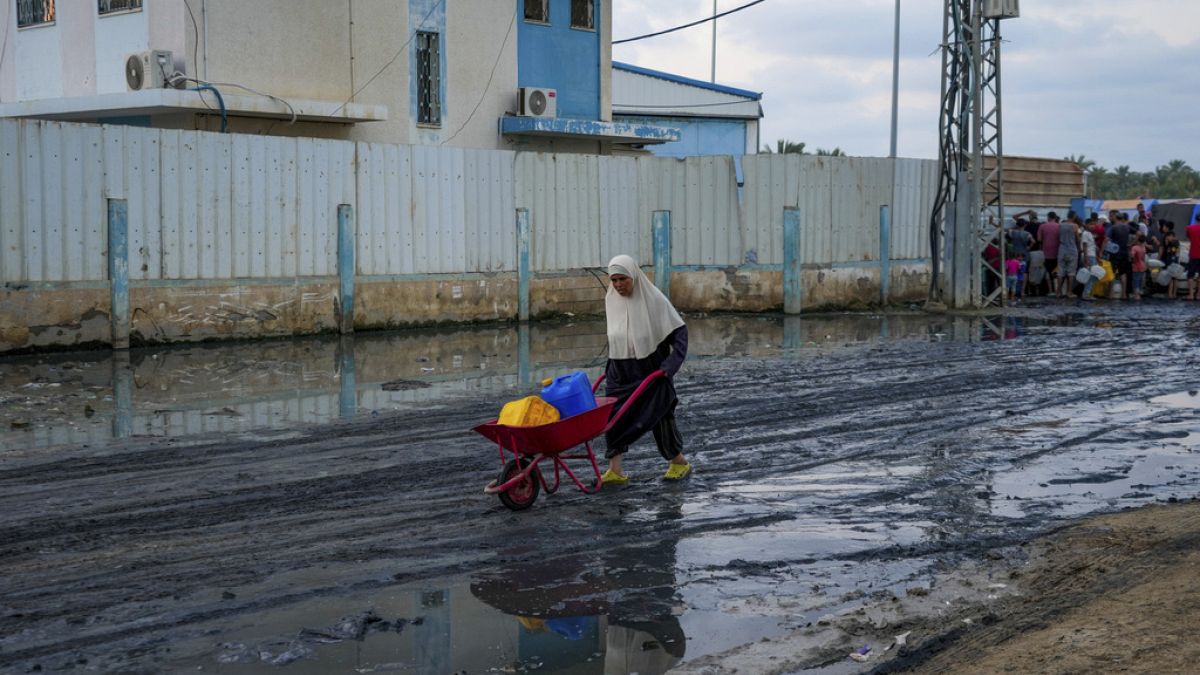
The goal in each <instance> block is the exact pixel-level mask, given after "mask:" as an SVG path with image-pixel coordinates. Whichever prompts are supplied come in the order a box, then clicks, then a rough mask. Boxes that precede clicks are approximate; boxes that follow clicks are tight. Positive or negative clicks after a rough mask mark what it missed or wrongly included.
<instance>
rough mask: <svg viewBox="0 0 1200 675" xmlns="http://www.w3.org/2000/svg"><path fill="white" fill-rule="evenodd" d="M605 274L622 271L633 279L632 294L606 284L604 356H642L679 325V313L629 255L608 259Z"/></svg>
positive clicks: (681, 321)
mask: <svg viewBox="0 0 1200 675" xmlns="http://www.w3.org/2000/svg"><path fill="white" fill-rule="evenodd" d="M608 273H609V274H624V275H625V276H627V277H629V278H630V279H633V295H631V296H629V297H628V298H627V297H625V296H623V295H621V294H620V293H618V292H617V289H615V288H613V287H612V286H609V287H608V295H606V296H604V312H605V314H606V315H607V317H608V357H609V358H610V359H632V358H638V359H644V358H646V357H647V356H650V354H652V353H654V350H655V349H657V348H658V345H659V343H661V342H662V341H663V340H665V339H666V338H667V336H668V335H670V334H671V333H673V332H675V329H676V328H679V327H680V326H682V325H683V317H681V316H679V312H677V311H675V308H674V307H673V306H672V305H671V301H670V300H668V299H667V296H665V295H663V293H662V291H660V290H658V288H657V287H656V286H655V285H654V284H652V283H650V280H649V279H647V278H646V275H645V274H643V273H642V268H641V267H638V264H637V261H636V260H634V259H633V258H632V257H631V256H627V255H619V256H617V257H615V258H613V259H612V260H611V261H610V262H609V263H608Z"/></svg>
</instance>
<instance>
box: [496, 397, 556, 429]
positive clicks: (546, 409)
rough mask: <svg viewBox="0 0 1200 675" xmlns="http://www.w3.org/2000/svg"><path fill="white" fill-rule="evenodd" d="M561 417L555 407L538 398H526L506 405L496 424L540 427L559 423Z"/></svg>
mask: <svg viewBox="0 0 1200 675" xmlns="http://www.w3.org/2000/svg"><path fill="white" fill-rule="evenodd" d="M559 417H560V415H559V412H558V410H557V409H556V408H555V407H554V406H552V405H550V404H549V403H546V402H545V401H543V400H542V399H540V398H538V397H537V396H526V397H525V398H523V399H519V400H516V401H509V402H508V403H505V404H504V409H502V410H501V411H500V419H498V420H496V422H497V423H499V424H503V425H505V426H509V427H540V426H541V425H543V424H550V423H551V422H557V421H558V418H559Z"/></svg>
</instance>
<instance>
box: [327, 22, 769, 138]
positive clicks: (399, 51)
mask: <svg viewBox="0 0 1200 675" xmlns="http://www.w3.org/2000/svg"><path fill="white" fill-rule="evenodd" d="M760 1H761V0H760ZM444 4H446V0H438V1H437V2H435V3H433V6H432V7H430V8H429V11H428V12H425V16H423V17H421V20H420V21H418V22H417V28H416V29H415V30H413V31H412V33H410V34H409V36H408V39H407V40H405V41H404V44H402V45H400V48H399V49H397V50H396V53H395V54H393V55H392V58H391V59H389V60H388V62H387V63H385V64H383V67H382V68H380V69H379V70H378V71H376V73H375V74H374V75H372V76H371V79H369V80H367V81H366V82H364V83H363V85H362V86H361V87H359V88H358V89H355V90H354V91H353V92H352V93H351V94H350V98H348V99H346V100H345V101H342V104H341V105H339V106H338V107H337V108H334V110H333V112H332V113H330V116H331V117H332V116H333V115H336V114H338V113H339V112H341V111H342V108H345V107H346V105H348V104H349V103H350V101H353V100H354V97H355V96H358V95H359V94H361V93H362V90H363V89H366V88H367V87H368V86H370V84H371V83H372V82H374V81H375V79H376V78H378V77H379V76H380V75H382V74H383V71H385V70H387V69H388V68H390V67H391V66H392V64H393V63H395V62H396V59H398V58H400V55H401V54H403V53H404V50H405V49H408V45H410V44H412V41H413V40H414V39H415V38H416V37H417V33H418V32H419V31H420V29H421V27H422V26H424V25H425V21H426V20H427V19H429V17H431V16H433V12H434V11H435V10H436V9H437V8H438V7H441V6H442V5H444ZM513 20H514V21H515V20H516V15H515V14H514V15H513Z"/></svg>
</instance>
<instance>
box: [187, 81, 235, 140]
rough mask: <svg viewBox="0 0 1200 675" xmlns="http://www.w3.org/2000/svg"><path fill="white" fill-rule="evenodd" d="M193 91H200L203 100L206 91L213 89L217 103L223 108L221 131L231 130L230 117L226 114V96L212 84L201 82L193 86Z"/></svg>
mask: <svg viewBox="0 0 1200 675" xmlns="http://www.w3.org/2000/svg"><path fill="white" fill-rule="evenodd" d="M191 91H197V92H200V98H201V99H202V100H203V98H204V92H205V91H211V92H212V93H213V95H214V96H216V97H217V105H218V106H220V108H221V133H223V134H224V133H228V132H229V119H228V117H227V116H226V114H225V98H224V97H222V96H221V92H220V91H219V90H218V89H217V88H216V87H214V86H212V85H211V84H201V85H199V86H197V87H192V88H191Z"/></svg>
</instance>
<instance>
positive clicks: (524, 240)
mask: <svg viewBox="0 0 1200 675" xmlns="http://www.w3.org/2000/svg"><path fill="white" fill-rule="evenodd" d="M530 239H531V232H530V224H529V209H517V319H518V320H520V321H528V320H529V280H530V277H531V276H532V268H531V267H530V263H529V246H530Z"/></svg>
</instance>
